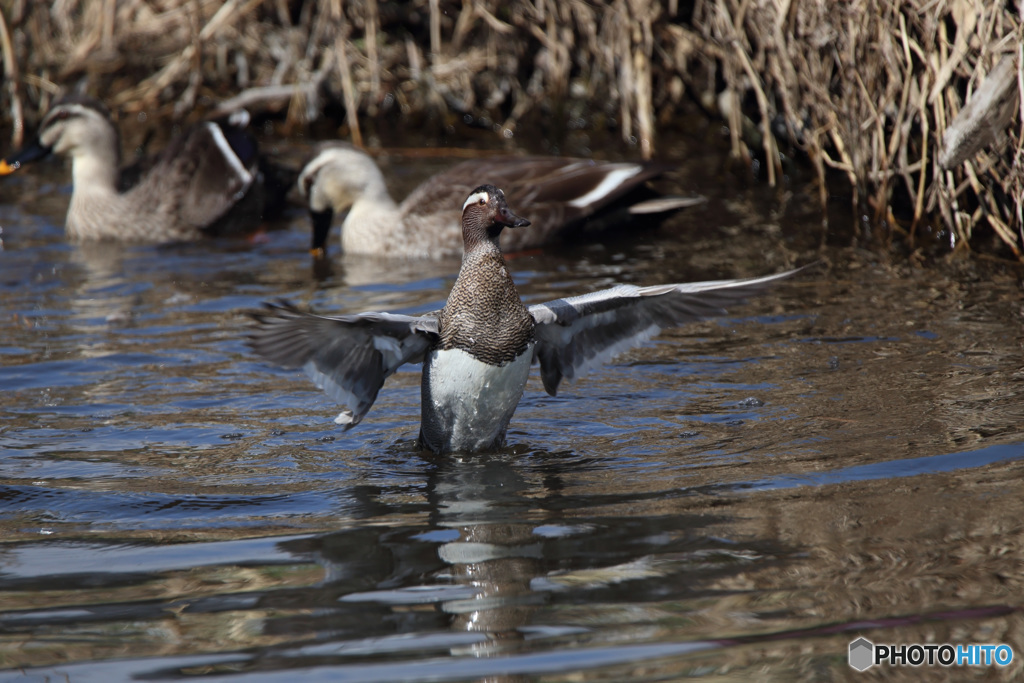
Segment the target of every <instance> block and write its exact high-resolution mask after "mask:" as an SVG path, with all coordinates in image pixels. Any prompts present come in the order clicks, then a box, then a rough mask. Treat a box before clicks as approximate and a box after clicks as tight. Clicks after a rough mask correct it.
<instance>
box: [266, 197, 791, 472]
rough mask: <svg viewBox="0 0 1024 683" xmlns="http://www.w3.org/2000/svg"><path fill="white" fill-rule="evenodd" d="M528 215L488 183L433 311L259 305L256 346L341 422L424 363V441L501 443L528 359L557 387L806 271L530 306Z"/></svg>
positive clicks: (624, 289) (443, 449) (470, 211)
mask: <svg viewBox="0 0 1024 683" xmlns="http://www.w3.org/2000/svg"><path fill="white" fill-rule="evenodd" d="M529 224H530V223H529V221H527V220H525V219H523V218H520V217H518V216H516V215H515V214H513V213H512V212H511V211H510V210H509V208H508V205H507V204H506V201H505V196H504V194H503V193H502V191H501V190H499V189H498V188H496V187H494V186H493V185H482V186H480V187H478V188H476V189H475V190H473V191H472V193H471V194H470V195H469V198H468V199H467V200H466V202H465V204H464V205H463V208H462V235H463V241H464V243H465V251H464V254H463V258H462V267H461V269H460V270H459V275H458V278H457V279H456V281H455V285H454V286H453V287H452V291H451V293H450V294H449V296H448V300H447V302H446V303H445V305H444V308H442V309H441V310H440V311H437V312H434V313H430V314H427V315H423V316H409V315H399V314H394V313H359V314H355V315H343V316H339V317H325V316H319V315H312V314H310V313H306V312H303V311H300V310H298V309H297V308H295V307H294V306H292V305H291V304H288V303H287V302H283V301H282V302H277V303H268V304H266V308H265V309H264V310H262V311H260V312H258V313H253V314H252V316H253V317H254V318H255V321H256V323H255V326H254V327H253V330H252V332H251V333H250V335H249V344H250V346H251V347H252V348H253V350H254V351H255V352H256V353H257V354H259V355H260V356H262V357H263V358H265V359H266V360H269V361H271V362H273V363H276V364H278V365H281V366H284V367H289V368H291V367H301V368H303V369H304V370H305V371H306V373H307V374H308V375H309V376H310V378H312V379H313V381H314V382H316V384H317V385H319V386H320V387H321V388H322V389H324V390H325V391H326V392H327V393H328V394H329V395H330V396H331V397H332V398H334V399H335V400H337V401H338V402H339V403H341V404H342V405H344V410H342V412H341V414H339V415H338V417H337V418H336V419H335V422H337V423H339V424H342V425H344V427H345V429H346V430H347V429H350V428H351V427H353V426H355V425H356V424H358V423H359V422H360V420H362V419H363V417H364V416H365V415H366V413H367V411H369V410H370V407H371V406H372V405H373V402H374V401H375V400H376V398H377V393H378V392H379V391H380V389H381V387H382V386H383V385H384V380H386V379H387V378H388V377H389V376H390V375H391V374H392V373H394V372H395V370H397V369H398V367H399V366H401V365H403V364H405V363H419V362H422V363H423V375H422V381H421V424H420V437H419V438H420V443H421V445H422V446H423V447H425V448H428V449H430V450H432V451H434V452H436V453H449V452H470V453H471V452H476V451H481V450H487V449H491V448H495V447H498V446H500V445H501V444H502V443H503V442H504V439H505V431H506V430H507V428H508V424H509V420H510V419H511V418H512V414H513V413H514V412H515V409H516V405H517V404H518V403H519V399H520V398H521V397H522V395H523V390H524V388H525V386H526V379H527V375H528V374H529V371H530V365H531V364H532V363H534V362H538V363H539V364H540V373H541V379H542V380H543V383H544V389H545V390H546V391H547V392H548V393H549V394H551V395H552V396H554V395H555V392H556V391H557V390H558V385H559V383H560V382H561V381H562V379H563V378H568V379H572V378H573V377H575V376H577V375H579V374H580V373H582V372H583V371H585V370H586V369H587V368H588V367H591V366H593V365H594V364H596V363H599V362H602V361H604V360H605V359H607V358H610V357H611V356H613V355H615V354H617V353H619V352H621V351H624V350H625V349H627V348H630V347H631V346H635V345H636V344H639V343H640V342H641V341H643V340H645V339H648V338H650V337H651V336H653V335H654V334H656V333H657V332H658V331H659V330H661V329H662V328H664V327H670V326H676V325H680V324H683V323H685V322H688V321H693V320H697V319H700V318H703V317H706V316H709V315H714V314H720V313H721V312H722V310H721V307H722V306H723V305H725V304H727V303H730V302H736V301H739V300H741V299H743V298H745V297H747V296H749V295H751V294H754V293H756V292H759V291H761V290H763V289H765V288H766V287H767V286H768V285H769V284H770V283H773V282H776V281H778V280H780V279H782V278H786V277H789V276H790V275H792V274H793V273H795V272H797V271H793V270H791V271H787V272H784V273H779V274H776V275H768V276H765V277H759V278H752V279H746V280H717V281H713V282H697V283H691V284H670V285H655V286H652V287H637V286H634V285H618V286H616V287H613V288H611V289H606V290H602V291H598V292H593V293H590V294H584V295H581V296H574V297H570V298H567V299H556V300H554V301H549V302H547V303H543V304H534V305H532V306H526V305H524V304H523V302H522V300H521V299H520V298H519V294H518V292H517V291H516V288H515V285H514V284H513V282H512V278H511V277H510V275H509V272H508V268H507V267H506V265H505V260H504V258H503V257H502V253H501V249H500V248H499V246H498V237H499V235H501V233H502V231H503V229H504V228H512V229H515V230H521V229H523V228H525V227H527V226H529Z"/></svg>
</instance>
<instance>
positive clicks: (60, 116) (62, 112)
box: [57, 109, 68, 121]
mask: <svg viewBox="0 0 1024 683" xmlns="http://www.w3.org/2000/svg"><path fill="white" fill-rule="evenodd" d="M67 117H68V110H67V109H61V110H60V111H59V112H57V118H58V119H60V120H61V121H63V120H64V119H66V118H67Z"/></svg>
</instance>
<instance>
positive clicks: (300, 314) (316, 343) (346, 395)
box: [249, 301, 437, 430]
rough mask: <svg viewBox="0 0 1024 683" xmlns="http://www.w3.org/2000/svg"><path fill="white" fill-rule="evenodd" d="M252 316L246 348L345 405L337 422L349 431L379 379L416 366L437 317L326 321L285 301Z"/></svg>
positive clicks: (378, 316)
mask: <svg viewBox="0 0 1024 683" xmlns="http://www.w3.org/2000/svg"><path fill="white" fill-rule="evenodd" d="M264 306H265V308H264V310H262V311H260V312H258V313H253V314H252V317H253V319H254V320H255V321H256V324H255V326H254V328H253V330H252V332H251V333H250V335H249V346H250V347H251V348H252V349H253V351H255V352H256V353H257V354H259V355H260V356H262V357H263V358H265V359H266V360H268V361H270V362H272V363H275V364H277V365H281V366H283V367H286V368H298V367H301V368H302V369H303V370H304V371H305V373H306V374H307V375H308V376H309V377H310V379H312V380H313V381H314V382H315V383H316V385H317V386H318V387H320V388H321V389H323V390H324V391H325V392H326V393H327V395H328V396H330V397H331V398H333V399H334V400H335V401H337V402H338V403H340V404H342V405H343V406H345V409H344V410H343V411H342V412H341V413H340V414H339V415H338V417H337V418H336V420H335V421H336V422H337V423H338V424H343V425H345V429H346V430H348V429H351V428H352V427H354V426H355V425H357V424H359V422H360V421H361V420H362V419H363V417H364V416H365V415H366V413H367V412H369V410H370V407H371V406H373V402H374V401H375V400H376V399H377V393H378V392H379V391H380V388H381V387H382V386H384V380H386V379H387V378H388V377H390V376H391V375H392V374H394V372H395V371H396V370H397V369H398V368H399V367H400V366H401V365H403V364H405V363H418V362H421V361H422V360H423V355H424V353H425V352H426V350H427V349H428V348H430V345H431V344H432V343H433V341H434V339H435V338H436V336H437V318H436V317H432V316H430V315H428V316H425V317H415V316H408V315H399V314H394V313H359V314H356V315H344V316H338V317H327V316H319V315H313V314H312V313H306V312H304V311H300V310H299V309H297V308H295V307H294V306H293V305H291V304H290V303H288V302H286V301H278V302H274V303H266V304H264Z"/></svg>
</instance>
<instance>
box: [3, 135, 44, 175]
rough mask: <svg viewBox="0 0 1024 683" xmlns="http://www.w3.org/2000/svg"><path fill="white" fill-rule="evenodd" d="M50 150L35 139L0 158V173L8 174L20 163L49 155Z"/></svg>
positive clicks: (16, 168)
mask: <svg viewBox="0 0 1024 683" xmlns="http://www.w3.org/2000/svg"><path fill="white" fill-rule="evenodd" d="M50 151H51V150H50V148H49V147H43V146H42V145H41V144H39V141H38V140H36V141H35V142H33V143H32V144H30V145H29V146H28V147H24V148H22V149H20V150H18V151H17V152H16V153H15V154H14V155H12V156H9V157H7V158H6V159H3V160H0V175H10V174H11V173H14V172H15V171H17V170H18V169H19V168H21V165H22V164H27V163H29V162H31V161H36V160H38V159H42V158H43V157H45V156H47V155H49V154H50Z"/></svg>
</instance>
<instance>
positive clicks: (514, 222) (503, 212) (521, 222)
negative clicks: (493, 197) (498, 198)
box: [497, 206, 530, 228]
mask: <svg viewBox="0 0 1024 683" xmlns="http://www.w3.org/2000/svg"><path fill="white" fill-rule="evenodd" d="M497 222H498V223H501V224H502V225H504V226H505V227H508V228H525V227H526V226H527V225H529V224H530V221H528V220H526V219H525V218H522V217H520V216H517V215H515V214H514V213H512V212H511V211H509V210H508V207H506V206H503V207H501V209H499V210H498V221H497Z"/></svg>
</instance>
